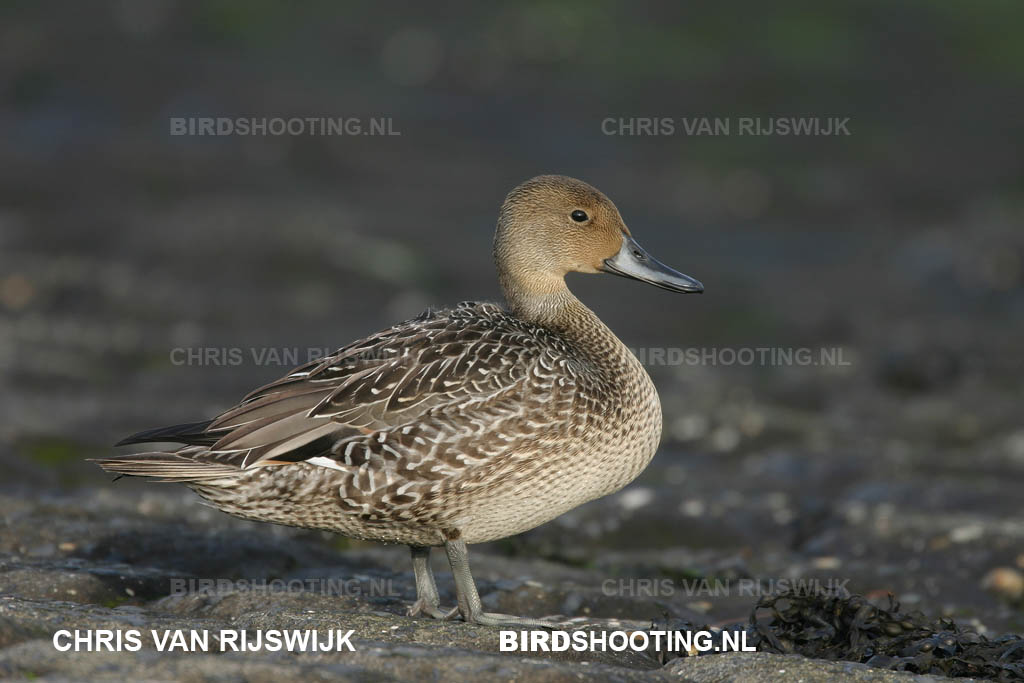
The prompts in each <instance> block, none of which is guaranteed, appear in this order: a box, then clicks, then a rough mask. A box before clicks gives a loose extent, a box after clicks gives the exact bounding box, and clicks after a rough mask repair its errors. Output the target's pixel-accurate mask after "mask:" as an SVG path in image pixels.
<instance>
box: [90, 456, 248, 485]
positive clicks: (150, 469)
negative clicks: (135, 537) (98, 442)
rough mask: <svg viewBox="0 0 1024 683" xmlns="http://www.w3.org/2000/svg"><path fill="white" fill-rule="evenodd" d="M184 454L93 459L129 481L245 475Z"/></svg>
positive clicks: (192, 479)
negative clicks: (126, 477)
mask: <svg viewBox="0 0 1024 683" xmlns="http://www.w3.org/2000/svg"><path fill="white" fill-rule="evenodd" d="M192 455H194V453H192V454H190V453H188V452H187V451H186V452H184V453H133V454H131V455H112V456H110V457H109V458H92V459H91V462H94V463H96V464H97V465H99V466H100V467H102V468H103V469H104V470H106V471H107V472H113V473H115V474H119V475H122V476H129V477H152V478H154V479H158V480H159V481H164V482H181V483H184V482H202V481H208V480H211V479H222V478H225V477H234V476H238V475H239V474H241V470H240V469H239V468H238V467H235V466H232V465H225V464H222V463H216V462H207V461H203V460H196V459H194V458H193V457H192Z"/></svg>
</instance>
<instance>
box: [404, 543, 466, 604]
mask: <svg viewBox="0 0 1024 683" xmlns="http://www.w3.org/2000/svg"><path fill="white" fill-rule="evenodd" d="M409 550H410V551H411V552H412V571H413V574H414V575H415V576H416V602H414V603H413V604H412V606H411V607H410V608H409V616H410V617H415V616H417V615H419V614H426V615H427V616H428V617H433V618H434V619H449V618H451V617H452V616H454V615H455V614H456V612H457V611H458V610H457V609H453V610H451V611H449V612H446V611H444V610H442V609H441V598H440V597H439V596H438V594H437V584H436V583H434V572H433V571H432V570H431V569H430V548H429V547H423V546H416V545H411V546H409Z"/></svg>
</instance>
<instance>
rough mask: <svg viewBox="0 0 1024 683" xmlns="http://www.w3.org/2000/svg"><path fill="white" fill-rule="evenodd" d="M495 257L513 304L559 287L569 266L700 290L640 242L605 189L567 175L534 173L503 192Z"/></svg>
mask: <svg viewBox="0 0 1024 683" xmlns="http://www.w3.org/2000/svg"><path fill="white" fill-rule="evenodd" d="M494 258H495V261H496V263H497V266H498V275H499V277H500V279H501V284H502V289H503V290H504V291H505V296H506V297H507V298H508V299H509V302H510V303H511V304H513V306H515V305H516V304H517V302H520V301H523V300H524V299H531V298H538V297H545V296H550V295H553V294H556V293H558V292H559V291H562V290H564V289H565V279H564V278H565V275H566V273H569V272H577V273H612V274H614V275H621V276H623V277H628V278H633V279H634V280H640V281H641V282H646V283H648V284H652V285H655V286H656V287H661V288H663V289H668V290H670V291H673V292H697V293H699V292H703V291H704V285H702V284H701V283H700V282H698V281H697V280H695V279H693V278H692V277H690V276H688V275H683V274H682V273H680V272H678V271H676V270H673V269H672V268H669V267H668V266H666V265H665V264H663V263H661V262H660V261H658V260H656V259H655V258H654V257H652V256H651V255H650V254H648V253H647V251H646V250H644V248H643V247H641V246H640V245H639V244H637V242H636V240H634V239H633V236H632V235H631V234H630V232H629V228H627V227H626V224H625V222H624V221H623V220H622V216H621V215H620V214H619V210H618V209H617V208H615V204H613V203H612V201H611V200H610V199H608V197H606V196H604V195H603V194H602V193H601V192H599V191H598V190H597V189H595V188H593V187H591V186H590V185H588V184H587V183H585V182H583V181H581V180H576V179H575V178H569V177H567V176H558V175H542V176H537V177H536V178H531V179H530V180H527V181H526V182H525V183H523V184H522V185H519V186H518V187H516V188H515V189H514V190H512V191H511V192H510V193H509V194H508V197H506V198H505V203H504V204H502V207H501V213H500V215H499V217H498V230H497V232H496V233H495V235H494Z"/></svg>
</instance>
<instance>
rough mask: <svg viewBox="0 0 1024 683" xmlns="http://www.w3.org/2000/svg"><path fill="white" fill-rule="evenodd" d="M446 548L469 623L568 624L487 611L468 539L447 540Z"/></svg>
mask: <svg viewBox="0 0 1024 683" xmlns="http://www.w3.org/2000/svg"><path fill="white" fill-rule="evenodd" d="M444 549H445V552H447V553H448V562H449V563H451V565H452V575H453V576H454V577H455V595H456V597H457V599H458V602H459V607H458V610H459V614H461V615H462V619H463V621H465V622H466V623H469V624H481V625H483V626H516V627H523V626H533V627H536V628H560V627H564V626H567V624H564V623H562V622H558V621H554V620H551V619H531V618H530V617H517V616H514V615H511V614H497V613H494V612H485V611H484V606H483V603H482V602H481V601H480V594H479V593H477V590H476V583H474V582H473V575H472V574H471V573H470V571H469V552H468V551H467V550H466V542H465V541H463V540H459V539H455V540H447V541H445V543H444Z"/></svg>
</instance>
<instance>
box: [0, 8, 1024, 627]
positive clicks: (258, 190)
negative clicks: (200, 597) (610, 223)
mask: <svg viewBox="0 0 1024 683" xmlns="http://www.w3.org/2000/svg"><path fill="white" fill-rule="evenodd" d="M1022 22H1024V6H1022V5H1021V4H1020V3H1019V2H1014V1H1011V0H992V1H990V2H985V3H931V2H926V1H925V0H904V1H901V2H842V3H833V4H828V5H822V4H820V3H805V2H784V3H778V4H775V5H773V7H772V9H771V10H770V11H766V10H765V9H764V8H762V7H761V5H760V4H758V3H750V2H740V3H735V4H730V3H710V2H701V3H687V4H685V5H683V4H680V3H672V2H651V3H642V4H639V5H638V4H635V3H627V2H525V3H518V4H515V5H508V6H491V5H487V4H471V3H466V4H453V5H446V6H445V8H444V9H443V10H442V9H439V8H437V7H435V6H433V5H430V4H422V3H408V4H405V5H401V6H398V5H394V4H391V3H372V4H371V3H367V4H348V3H326V2H314V3H308V4H303V5H299V6H294V5H292V4H290V3H283V2H273V1H270V0H258V1H255V2H249V3H241V2H223V1H211V2H205V3H184V2H176V1H174V0H142V1H138V2H130V1H128V0H124V1H123V2H100V3H88V4H86V3H75V2H55V3H30V2H8V3H4V4H3V5H2V7H0V130H2V131H3V135H2V136H0V158H2V159H3V163H2V164H0V373H2V380H0V381H2V386H3V391H2V392H0V407H2V414H3V416H4V418H3V420H2V422H0V463H2V471H3V475H4V476H3V477H2V482H0V488H2V490H3V491H4V492H5V493H6V495H9V496H12V497H14V498H21V499H32V498H35V497H38V496H72V497H74V496H87V495H93V493H90V492H96V491H100V492H103V493H102V494H100V493H97V494H95V495H108V496H115V495H119V496H127V497H129V498H130V497H131V496H143V495H154V496H176V497H180V498H174V500H179V499H180V500H181V501H182V503H181V504H182V505H183V506H184V507H183V508H182V510H184V512H182V513H181V514H182V515H183V517H184V518H185V519H186V520H187V518H188V516H189V515H190V514H191V512H190V511H191V510H194V509H196V506H197V503H195V501H194V497H191V494H190V493H189V492H188V491H185V490H183V489H182V490H178V489H174V490H173V491H172V490H171V489H170V488H161V487H158V486H156V485H155V484H142V483H138V482H126V481H121V482H118V483H117V484H116V485H111V484H110V483H109V480H108V477H106V476H104V475H103V474H102V473H101V472H100V471H99V470H98V468H95V467H94V466H92V465H91V464H89V463H86V462H84V459H85V458H87V457H92V456H96V455H100V454H104V453H108V452H109V451H110V448H111V444H112V443H114V442H115V441H117V440H118V439H119V438H121V437H122V436H124V435H126V434H129V433H132V432H135V431H138V430H141V429H144V428H149V427H155V426H160V425H165V424H173V423H177V422H184V421H191V420H196V419H201V418H203V417H205V416H210V415H213V414H215V413H217V412H219V411H221V410H223V409H225V408H227V407H229V406H231V405H233V404H234V403H235V402H236V401H237V400H238V399H240V398H241V396H243V395H244V394H245V393H246V392H247V391H248V390H250V389H252V388H254V387H255V386H257V385H260V384H262V383H265V382H268V381H270V380H273V379H275V378H277V377H278V376H280V375H282V374H284V373H285V372H286V371H287V370H288V369H289V368H290V366H291V365H294V364H296V363H295V362H292V361H295V360H297V362H304V361H305V360H306V356H307V353H308V352H309V350H310V349H320V350H329V349H333V348H335V347H338V346H341V345H342V344H344V343H347V342H348V341H350V340H352V339H355V338H358V337H361V336H364V335H366V334H369V333H371V332H374V331H376V330H378V329H381V328H384V327H387V326H389V325H390V324H392V323H394V322H396V321H398V320H400V319H403V318H405V317H408V316H412V315H415V314H417V313H419V312H420V311H421V310H422V309H423V308H425V307H426V306H428V305H441V304H451V303H455V302H457V301H461V300H466V299H489V300H495V299H498V298H499V297H500V292H499V290H498V287H497V282H496V279H495V276H494V272H493V266H492V262H491V256H490V242H491V237H492V234H493V227H494V224H495V220H496V216H497V210H498V207H499V205H500V203H501V201H502V199H503V198H504V196H505V194H506V193H507V192H508V190H509V189H511V188H512V187H513V186H515V185H516V184H518V183H519V182H521V181H522V180H524V179H526V178H529V177H531V176H533V175H536V174H540V173H562V174H567V175H572V176H576V177H579V178H581V179H584V180H586V181H588V182H590V183H592V184H593V185H595V186H597V187H598V188H600V189H601V190H603V191H604V192H605V193H606V194H608V195H609V196H610V197H611V198H612V199H613V201H615V202H616V203H617V205H618V207H619V209H620V210H621V212H622V214H623V216H624V217H625V219H626V222H627V224H628V225H629V226H630V227H631V229H632V231H633V233H634V235H635V236H636V237H637V238H638V240H639V241H640V242H641V243H642V244H643V245H645V246H646V247H647V248H648V250H649V251H651V253H652V254H654V255H655V256H656V257H658V258H659V259H661V260H663V261H665V262H666V263H668V264H670V265H672V266H674V267H676V268H678V269H680V270H682V271H683V272H686V273H688V274H690V275H693V276H694V277H697V278H698V279H700V280H701V281H702V282H703V283H704V284H705V286H706V293H705V294H704V295H703V296H701V297H683V296H674V295H672V294H669V293H667V292H663V291H660V290H656V289H654V288H649V287H644V286H643V285H640V284H638V283H630V282H626V281H623V280H619V279H616V278H598V277H585V276H576V277H571V278H570V286H571V287H572V289H573V291H574V292H575V293H576V294H577V295H578V296H579V297H580V298H581V299H582V300H583V301H584V302H585V303H587V304H588V305H589V306H591V307H592V308H593V309H594V310H595V311H597V313H598V314H599V315H600V316H601V317H602V318H603V319H604V320H605V321H606V322H607V323H608V324H609V325H610V326H611V327H612V329H613V330H615V331H616V332H617V333H618V334H619V335H620V336H621V337H622V339H623V340H624V341H626V342H627V344H629V345H630V346H631V347H634V348H636V349H638V350H640V351H643V350H647V351H649V350H651V349H696V350H698V351H699V352H701V353H704V354H705V355H704V356H703V357H705V358H707V356H708V354H711V355H712V356H713V357H715V358H717V359H718V362H697V363H693V362H678V361H679V358H678V356H672V355H671V354H669V355H668V356H667V358H668V359H670V360H669V361H666V362H660V361H657V360H656V359H655V356H648V357H647V360H648V361H649V362H648V369H649V371H650V373H651V374H652V376H653V377H654V380H655V382H656V384H657V385H658V388H659V391H660V393H661V396H662V401H663V405H664V411H665V433H664V439H663V443H662V448H661V450H660V452H659V456H658V457H657V458H656V459H655V461H654V463H653V464H652V465H651V467H650V469H649V470H648V471H647V472H646V473H645V474H644V475H643V476H642V477H641V479H639V480H638V481H637V482H636V483H635V484H634V485H633V486H632V487H630V488H629V489H627V490H626V491H624V492H623V493H621V494H618V495H616V496H613V497H610V498H609V499H606V500H604V501H599V502H595V503H593V504H590V505H588V506H585V507H584V508H581V509H580V510H577V511H575V512H573V513H571V514H570V515H567V516H566V517H563V518H562V519H560V520H558V521H556V522H552V523H551V524H548V525H546V526H545V527H542V528H540V529H537V530H535V531H533V532H530V533H529V534H526V535H524V536H522V537H519V538H516V539H510V540H508V541H506V542H502V543H499V544H494V545H492V546H491V547H490V548H489V549H485V551H486V552H490V553H494V554H499V555H505V556H518V557H524V558H530V557H542V558H544V559H545V560H546V561H551V562H555V563H563V564H565V565H566V566H573V567H589V568H595V569H596V570H597V572H598V573H597V574H595V575H596V576H614V577H634V576H640V577H652V578H659V577H670V578H679V577H724V578H726V579H734V578H736V577H747V576H750V577H757V578H761V579H773V578H774V579H777V578H784V577H790V578H792V577H806V576H820V577H841V578H844V579H849V580H850V583H849V584H848V585H847V588H849V589H850V590H852V591H854V592H859V593H865V594H868V595H871V596H876V597H877V596H881V595H884V594H885V593H887V592H888V591H894V592H896V593H897V595H898V597H900V598H901V599H902V600H903V601H904V603H905V605H907V606H909V607H913V608H917V609H922V610H924V611H925V612H927V613H930V614H934V615H940V614H948V615H953V616H956V617H957V618H961V619H965V620H968V621H970V620H974V621H975V623H978V624H981V625H983V626H987V627H989V628H992V629H997V630H1007V629H1009V630H1018V631H1020V630H1024V613H1022V611H1021V606H1020V605H1021V600H1022V599H1024V576H1022V571H1024V510H1022V505H1021V500H1022V497H1021V491H1022V490H1024V489H1022V484H1024V421H1022V413H1021V405H1022V399H1024V390H1022V386H1024V384H1022V380H1024V353H1022V342H1024V229H1022V227H1024V155H1022V154H1021V150H1022V148H1024V41H1022V40H1021V39H1020V26H1021V25H1022ZM183 117H184V118H189V117H230V118H237V117H257V118H262V117H267V118H274V117H280V118H286V119H287V118H290V117H317V118H331V119H334V118H339V117H343V118H347V119H359V120H360V121H361V122H362V128H363V130H364V132H365V130H366V129H367V128H368V126H367V122H369V121H370V120H371V119H386V120H388V121H389V124H390V129H391V130H392V131H394V132H396V133H400V134H396V135H366V134H362V135H331V136H324V135H311V134H302V135H279V136H274V135H266V136H262V135H256V136H253V135H250V136H244V135H222V136H200V135H172V134H171V132H172V124H171V120H172V119H175V118H183ZM741 117H759V118H761V119H762V120H767V119H772V118H774V117H804V118H810V119H819V120H820V121H821V123H822V125H826V124H827V121H828V120H829V119H832V118H838V119H840V120H842V119H848V122H847V123H846V128H847V129H848V131H849V135H843V134H838V135H801V136H798V135H788V136H784V135H760V136H751V135H742V134H740V133H739V130H738V122H739V119H740V118H741ZM703 118H707V119H709V120H711V121H712V122H713V121H714V120H715V119H718V120H726V121H728V122H730V123H731V131H730V133H729V134H719V135H710V134H698V132H696V131H687V130H686V127H687V124H684V123H683V120H684V119H685V120H687V121H689V122H690V124H692V123H694V122H695V121H698V120H700V119H703ZM640 119H658V120H659V121H661V120H664V119H669V120H671V121H672V122H673V126H672V130H671V131H667V130H666V126H664V125H661V126H660V127H658V128H656V129H653V130H654V132H658V133H659V134H639V133H640V132H641V130H643V131H647V130H648V129H646V128H643V126H644V125H646V124H637V123H636V122H637V121H638V120H640ZM630 122H632V123H630ZM609 133H611V134H609ZM631 133H633V134H631ZM751 348H778V349H795V348H808V349H811V351H812V357H813V359H815V360H817V359H819V357H820V356H819V351H820V350H821V349H829V350H838V351H837V353H839V354H840V356H839V357H840V358H842V359H843V362H842V363H828V362H826V363H810V364H796V363H785V362H781V363H761V362H755V363H751V364H743V363H739V362H728V359H729V358H730V356H729V355H728V352H727V353H725V354H722V353H721V352H722V350H723V349H732V350H733V351H734V352H735V351H737V350H739V349H751ZM204 349H213V350H214V351H213V352H212V355H205V356H201V359H198V360H197V358H196V357H195V356H194V355H191V356H190V355H188V354H189V352H190V350H191V352H192V353H193V354H194V353H196V352H197V351H195V350H199V351H198V353H202V354H207V353H211V352H207V351H203V350H204ZM261 349H271V351H270V352H269V355H267V352H262V351H260V350H261ZM289 352H291V353H293V354H294V353H298V358H297V359H296V358H295V357H293V356H289V355H288V353H289ZM672 358H675V360H671V359H672ZM157 489H158V490H159V491H158V492H156V493H153V491H155V490H157ZM185 501H188V502H185ZM189 506H191V507H189ZM325 542H326V541H325ZM30 545H31V544H30ZM8 546H9V547H7V546H5V547H7V550H8V551H9V552H29V554H31V552H30V550H31V548H29V550H28V551H26V550H25V549H24V548H23V547H22V546H20V545H18V541H17V540H13V541H10V542H9V544H8ZM18 548H21V550H18ZM51 550H52V549H51ZM605 597H608V596H605ZM620 597H621V596H620ZM625 597H627V598H629V597H636V596H630V595H626V596H625ZM640 597H644V596H640ZM656 597H657V596H656ZM660 598H661V599H670V601H677V602H679V603H680V604H681V605H683V606H685V607H686V608H687V609H692V610H697V611H701V612H704V613H707V614H709V615H710V616H711V617H717V618H726V617H730V616H735V614H736V613H742V608H741V607H740V605H747V604H748V603H749V602H750V599H749V598H747V599H745V600H744V599H740V598H737V597H736V596H733V602H731V603H730V602H729V601H728V600H726V601H724V602H723V601H719V600H716V599H709V598H707V597H706V596H704V597H702V596H694V595H681V594H680V593H679V592H678V591H677V592H676V594H675V595H673V596H670V598H669V597H666V596H660ZM748 606H749V605H748Z"/></svg>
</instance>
